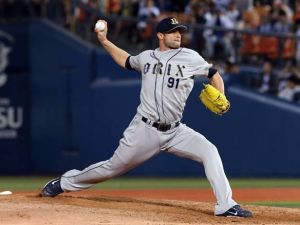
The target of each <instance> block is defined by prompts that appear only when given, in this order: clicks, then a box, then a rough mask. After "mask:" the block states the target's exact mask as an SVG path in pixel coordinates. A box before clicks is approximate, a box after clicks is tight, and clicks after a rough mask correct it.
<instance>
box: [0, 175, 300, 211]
mask: <svg viewBox="0 0 300 225" xmlns="http://www.w3.org/2000/svg"><path fill="white" fill-rule="evenodd" d="M52 178H54V177H0V190H11V191H14V190H37V189H40V188H41V187H43V185H44V184H45V183H46V182H47V181H48V180H49V179H52ZM230 184H231V186H232V188H300V179H230ZM93 188H94V189H172V188H174V189H176V188H210V184H209V183H208V181H207V180H206V179H203V178H202V179H199V178H152V177H151V178H126V177H125V178H115V179H113V180H109V181H106V182H103V183H101V184H97V185H95V186H94V187H93ZM251 204H256V205H266V206H278V207H293V208H296V207H297V208H300V202H253V203H251Z"/></svg>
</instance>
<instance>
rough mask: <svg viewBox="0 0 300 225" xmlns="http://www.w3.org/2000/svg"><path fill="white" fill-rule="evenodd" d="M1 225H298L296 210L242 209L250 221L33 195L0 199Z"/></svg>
mask: <svg viewBox="0 0 300 225" xmlns="http://www.w3.org/2000/svg"><path fill="white" fill-rule="evenodd" d="M0 201H1V203H2V204H1V205H0V224H1V225H16V224H18V225H25V224H26V225H41V224H43V225H50V224H52V225H83V224H84V225H103V224H106V225H184V224H189V225H194V224H195V225H196V224H197V225H199V224H222V225H224V224H298V225H299V224H300V209H289V208H275V207H261V206H246V208H247V209H249V210H251V211H253V213H254V217H253V218H251V219H242V218H241V219H239V218H220V217H215V216H213V207H214V205H213V203H204V202H196V201H178V200H162V199H156V200H154V199H147V198H133V197H130V198H129V197H109V196H101V195H100V194H99V196H98V197H95V196H94V195H93V196H87V195H84V196H80V195H78V194H76V195H70V194H69V195H61V196H58V197H56V198H41V197H38V196H37V193H14V194H13V195H10V196H1V197H0Z"/></svg>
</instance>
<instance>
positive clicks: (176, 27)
mask: <svg viewBox="0 0 300 225" xmlns="http://www.w3.org/2000/svg"><path fill="white" fill-rule="evenodd" d="M174 30H179V31H180V32H181V33H184V32H187V30H188V28H187V26H184V25H177V26H175V27H173V28H172V29H170V30H168V31H166V32H165V33H170V32H172V31H174Z"/></svg>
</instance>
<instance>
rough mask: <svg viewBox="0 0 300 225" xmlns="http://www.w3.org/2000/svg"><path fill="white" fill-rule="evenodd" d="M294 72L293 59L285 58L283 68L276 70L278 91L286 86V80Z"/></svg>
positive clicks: (294, 63)
mask: <svg viewBox="0 0 300 225" xmlns="http://www.w3.org/2000/svg"><path fill="white" fill-rule="evenodd" d="M296 73H297V69H296V62H295V61H294V60H287V61H286V62H285V64H284V67H283V69H281V70H279V72H278V80H279V84H278V92H280V91H282V90H283V89H284V88H285V87H286V84H287V80H288V79H289V78H290V77H291V76H292V75H293V74H296Z"/></svg>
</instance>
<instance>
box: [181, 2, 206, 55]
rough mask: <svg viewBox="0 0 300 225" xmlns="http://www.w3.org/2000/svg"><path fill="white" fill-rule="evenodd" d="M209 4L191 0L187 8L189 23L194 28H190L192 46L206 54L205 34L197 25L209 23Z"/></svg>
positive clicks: (186, 13)
mask: <svg viewBox="0 0 300 225" xmlns="http://www.w3.org/2000/svg"><path fill="white" fill-rule="evenodd" d="M207 11H208V9H207V5H206V4H204V3H202V2H199V1H198V0H191V1H190V2H189V4H188V5H187V6H186V8H185V15H186V17H187V18H188V23H189V24H190V25H195V26H190V27H193V29H189V33H190V34H191V40H190V42H191V48H193V49H194V50H196V51H197V52H199V53H200V54H201V55H205V56H206V53H205V51H204V50H205V46H206V43H205V39H204V36H203V33H204V32H203V29H201V28H199V27H197V25H205V24H206V23H207Z"/></svg>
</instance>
